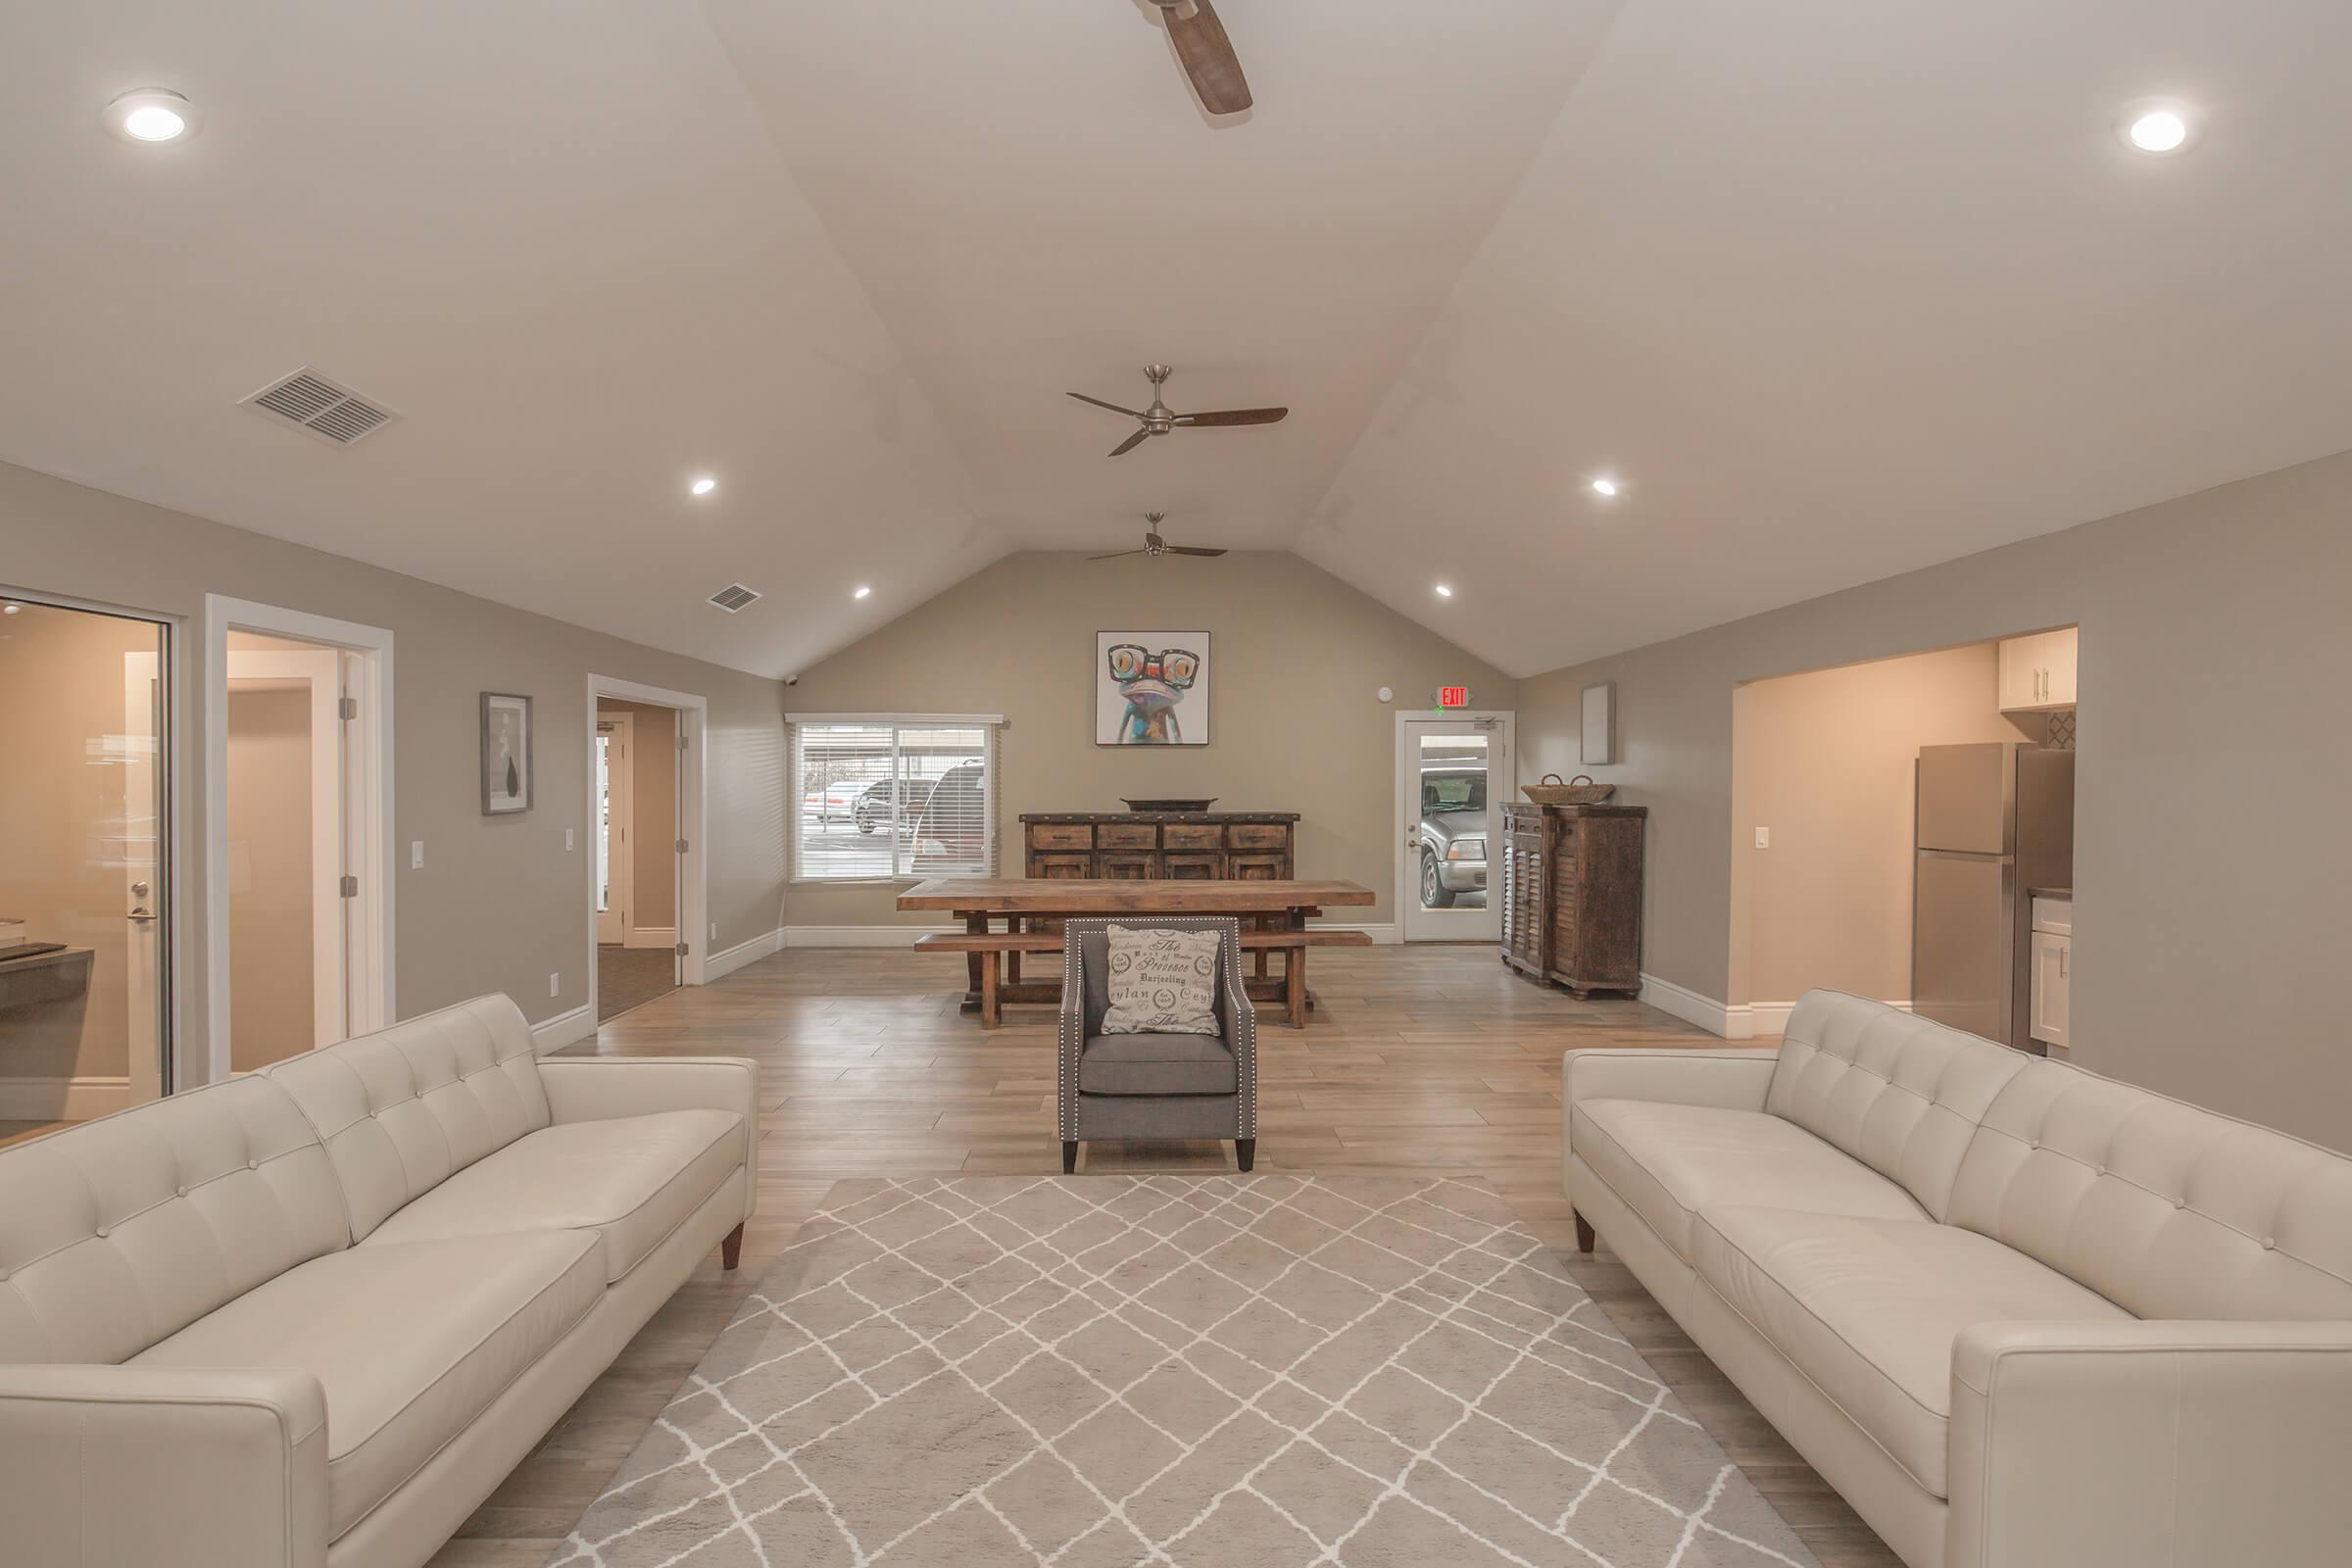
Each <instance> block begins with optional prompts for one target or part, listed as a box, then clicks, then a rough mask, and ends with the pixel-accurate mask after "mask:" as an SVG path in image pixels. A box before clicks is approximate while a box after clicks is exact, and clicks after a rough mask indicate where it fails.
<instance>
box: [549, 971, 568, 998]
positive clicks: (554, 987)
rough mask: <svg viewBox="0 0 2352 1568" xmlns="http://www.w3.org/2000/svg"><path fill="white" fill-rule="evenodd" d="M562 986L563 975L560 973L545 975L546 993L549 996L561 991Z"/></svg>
mask: <svg viewBox="0 0 2352 1568" xmlns="http://www.w3.org/2000/svg"><path fill="white" fill-rule="evenodd" d="M563 988H564V977H563V976H562V975H561V974H551V975H549V976H548V977H547V994H548V995H549V996H551V997H552V996H554V995H555V994H556V993H557V992H559V991H561V990H562V989H563Z"/></svg>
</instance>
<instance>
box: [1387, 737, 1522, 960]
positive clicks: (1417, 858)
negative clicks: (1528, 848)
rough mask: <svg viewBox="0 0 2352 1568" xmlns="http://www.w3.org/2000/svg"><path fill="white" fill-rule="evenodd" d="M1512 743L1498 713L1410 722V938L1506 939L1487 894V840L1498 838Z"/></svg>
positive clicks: (1405, 797)
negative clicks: (1497, 716)
mask: <svg viewBox="0 0 2352 1568" xmlns="http://www.w3.org/2000/svg"><path fill="white" fill-rule="evenodd" d="M1508 747H1509V731H1508V729H1507V728H1505V727H1504V725H1503V724H1502V722H1501V721H1500V720H1498V719H1494V718H1419V719H1408V720H1407V721H1406V722H1405V725H1404V746H1403V752H1402V758H1403V776H1402V777H1401V778H1399V779H1398V780H1397V796H1398V802H1399V805H1400V806H1401V808H1402V812H1401V814H1402V815H1403V817H1404V822H1403V843H1402V851H1403V863H1402V866H1401V869H1402V872H1403V877H1402V882H1403V888H1404V908H1403V927H1404V930H1403V935H1404V940H1406V941H1407V942H1494V941H1497V940H1499V938H1500V936H1501V933H1502V925H1501V918H1500V911H1499V910H1497V909H1495V908H1493V907H1489V904H1488V900H1487V865H1488V858H1487V846H1488V845H1490V844H1494V843H1496V842H1498V834H1499V831H1500V828H1501V817H1500V813H1499V811H1498V810H1497V809H1496V808H1497V807H1498V806H1499V804H1500V795H1499V793H1498V791H1501V790H1505V789H1507V788H1508V787H1509V785H1508V781H1509V779H1510V778H1511V771H1510V762H1509V759H1508V757H1507V756H1506V752H1507V750H1508Z"/></svg>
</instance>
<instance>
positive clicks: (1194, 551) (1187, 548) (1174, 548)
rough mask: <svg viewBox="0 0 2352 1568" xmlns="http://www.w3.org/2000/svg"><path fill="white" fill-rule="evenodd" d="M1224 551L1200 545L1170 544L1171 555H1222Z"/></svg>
mask: <svg viewBox="0 0 2352 1568" xmlns="http://www.w3.org/2000/svg"><path fill="white" fill-rule="evenodd" d="M1224 553H1225V552H1224V551H1222V550H1203V549H1201V547H1200V546H1199V545H1170V546H1168V554H1169V555H1171V556H1221V555H1223V554H1224Z"/></svg>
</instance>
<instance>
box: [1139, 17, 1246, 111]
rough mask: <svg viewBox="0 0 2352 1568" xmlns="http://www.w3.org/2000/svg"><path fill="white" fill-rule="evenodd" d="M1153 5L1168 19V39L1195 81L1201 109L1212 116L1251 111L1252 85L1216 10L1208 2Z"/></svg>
mask: <svg viewBox="0 0 2352 1568" xmlns="http://www.w3.org/2000/svg"><path fill="white" fill-rule="evenodd" d="M1152 4H1153V5H1155V6H1157V7H1159V11H1160V15H1161V16H1163V17H1165V18H1166V19H1167V24H1168V40H1169V42H1171V43H1173V44H1175V46H1176V58H1177V59H1178V60H1180V61H1182V62H1184V73H1185V74H1186V75H1188V76H1190V77H1192V79H1193V90H1194V91H1195V92H1197V93H1199V94H1200V95H1201V108H1203V109H1205V110H1207V111H1208V112H1209V113H1210V114H1212V115H1238V114H1240V113H1241V112H1242V111H1243V110H1245V109H1247V108H1249V107H1250V83H1249V81H1248V80H1247V79H1246V78H1245V77H1244V76H1243V75H1242V62H1241V61H1240V59H1239V58H1237V57H1236V56H1235V54H1234V52H1233V40H1232V39H1231V38H1228V37H1226V36H1225V24H1223V23H1222V22H1219V21H1218V20H1217V12H1216V8H1215V7H1214V6H1212V5H1210V4H1209V3H1208V0H1152Z"/></svg>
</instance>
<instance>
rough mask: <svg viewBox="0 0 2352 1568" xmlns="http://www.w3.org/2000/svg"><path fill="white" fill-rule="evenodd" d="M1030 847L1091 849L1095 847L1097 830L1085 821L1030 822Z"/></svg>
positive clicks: (1035, 848) (1040, 848) (1042, 848)
mask: <svg viewBox="0 0 2352 1568" xmlns="http://www.w3.org/2000/svg"><path fill="white" fill-rule="evenodd" d="M1029 847H1030V848H1031V849H1033V850H1091V849H1093V848H1094V847H1095V830H1094V828H1093V826H1092V825H1091V824H1089V823H1085V822H1032V823H1030V824H1029Z"/></svg>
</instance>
